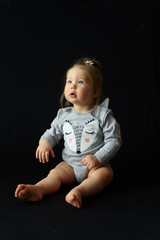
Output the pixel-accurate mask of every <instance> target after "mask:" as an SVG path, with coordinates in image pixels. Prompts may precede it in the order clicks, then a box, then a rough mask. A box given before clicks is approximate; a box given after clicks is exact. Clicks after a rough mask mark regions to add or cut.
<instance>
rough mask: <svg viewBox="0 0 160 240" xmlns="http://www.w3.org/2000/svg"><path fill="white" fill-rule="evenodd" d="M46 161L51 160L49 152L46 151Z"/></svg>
mask: <svg viewBox="0 0 160 240" xmlns="http://www.w3.org/2000/svg"><path fill="white" fill-rule="evenodd" d="M45 158H46V162H49V152H46V153H45Z"/></svg>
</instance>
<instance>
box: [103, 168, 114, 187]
mask: <svg viewBox="0 0 160 240" xmlns="http://www.w3.org/2000/svg"><path fill="white" fill-rule="evenodd" d="M113 176H114V174H113V170H112V168H111V167H110V166H109V167H102V169H101V174H100V177H101V181H102V182H104V183H107V184H108V183H109V182H111V181H112V179H113Z"/></svg>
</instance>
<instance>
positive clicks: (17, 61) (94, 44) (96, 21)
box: [0, 0, 160, 239]
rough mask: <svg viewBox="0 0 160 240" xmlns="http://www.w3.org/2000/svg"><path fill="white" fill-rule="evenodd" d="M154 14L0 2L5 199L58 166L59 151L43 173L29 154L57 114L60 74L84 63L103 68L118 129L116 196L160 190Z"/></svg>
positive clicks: (118, 6) (159, 21)
mask: <svg viewBox="0 0 160 240" xmlns="http://www.w3.org/2000/svg"><path fill="white" fill-rule="evenodd" d="M159 11H160V9H159V8H158V6H157V5H156V4H154V2H152V3H151V2H149V3H146V2H145V3H144V2H142V1H138V2H137V3H136V2H135V1H114V0H112V1H97V0H93V1H90V0H86V1H85V0H77V1H58V2H57V1H49V0H46V1H38V0H24V1H18V0H6V1H4V0H1V2H0V69H1V70H0V152H1V158H0V165H1V168H0V173H1V176H2V178H3V179H5V181H4V182H5V183H6V181H7V185H9V186H10V183H11V182H12V185H11V186H10V188H9V190H8V192H7V194H8V195H7V196H9V194H13V193H12V191H13V190H14V188H15V187H16V184H18V183H19V181H22V182H23V181H25V180H26V181H30V182H34V181H37V180H38V179H40V178H42V177H44V176H45V174H47V173H48V170H49V169H51V168H53V166H54V164H56V163H57V162H59V161H61V147H62V145H63V143H61V144H60V146H57V147H56V149H55V155H56V160H55V162H53V160H51V161H50V163H48V164H46V165H41V164H39V163H38V161H37V160H35V156H34V154H35V150H36V147H37V145H38V141H39V138H40V136H41V135H42V133H43V132H44V131H45V130H46V128H48V127H49V126H50V123H51V122H52V120H53V118H54V117H55V115H56V113H57V110H58V109H59V97H60V95H61V92H62V82H63V76H64V73H65V71H66V70H67V68H68V66H69V65H70V64H71V63H72V62H73V60H75V59H77V58H80V57H85V56H93V57H95V58H96V59H97V60H99V61H100V63H101V64H102V67H103V75H104V85H103V92H104V95H105V96H106V97H109V98H110V108H111V109H112V110H113V113H114V116H115V118H116V119H117V121H118V122H119V124H120V126H121V132H122V140H123V144H122V148H121V150H120V151H119V153H118V154H117V156H116V157H115V158H114V159H113V160H112V161H111V165H112V166H113V169H114V172H115V186H116V187H115V189H116V190H118V183H119V181H121V183H122V185H123V184H124V185H125V186H126V187H128V188H130V186H131V185H132V187H133V186H135V188H136V187H137V186H139V185H141V184H142V185H143V183H146V182H147V183H153V185H156V184H158V183H159V151H160V150H159V149H160V140H159V137H160V127H159V122H160V114H159V96H160V93H159V92H160V83H159V78H160V48H159V42H160V17H159ZM6 179H7V180H6ZM135 182H136V184H135ZM5 183H4V184H2V189H5ZM14 184H15V186H13V185H14ZM116 184H117V185H116ZM146 189H147V187H146ZM119 191H120V190H119ZM12 201H14V200H13V199H12ZM16 204H18V202H16ZM48 204H51V203H50V202H49V203H48ZM10 208H11V207H10ZM153 217H154V216H153ZM6 221H7V220H6ZM6 226H7V224H6ZM55 228H56V227H55ZM56 231H58V230H55V232H56ZM2 236H3V237H4V236H5V235H3V234H2ZM128 236H130V234H129V235H128ZM136 236H137V235H136ZM151 236H152V235H151ZM16 237H17V236H16ZM3 239H7V237H6V238H5V237H4V238H3ZM9 239H12V238H9ZM13 239H16V238H14V237H13ZM109 239H112V238H109ZM123 239H124V236H123ZM126 239H128V238H126ZM130 239H131V238H130ZM134 239H135V238H134ZM145 239H152V238H145ZM154 239H156V238H155V237H154Z"/></svg>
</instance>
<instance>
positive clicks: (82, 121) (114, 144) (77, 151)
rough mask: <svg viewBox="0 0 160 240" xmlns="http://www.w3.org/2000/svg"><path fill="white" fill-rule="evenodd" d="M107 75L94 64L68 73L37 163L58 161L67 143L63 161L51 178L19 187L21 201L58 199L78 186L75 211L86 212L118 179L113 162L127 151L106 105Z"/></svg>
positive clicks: (87, 61)
mask: <svg viewBox="0 0 160 240" xmlns="http://www.w3.org/2000/svg"><path fill="white" fill-rule="evenodd" d="M101 90H102V72H101V66H100V64H99V62H98V61H97V60H95V59H92V58H82V59H79V60H77V61H76V62H75V63H74V64H73V65H72V66H71V67H70V68H69V70H68V71H67V72H66V83H65V87H64V92H63V94H62V96H61V103H62V104H63V103H64V102H65V107H64V108H61V109H60V110H59V111H58V113H57V116H56V118H55V119H54V120H53V122H52V124H51V128H50V129H48V130H46V132H45V133H44V134H43V135H42V137H41V139H40V142H39V146H38V148H37V150H36V158H39V161H40V162H42V163H45V162H48V161H49V154H50V155H51V156H52V157H53V158H54V157H55V155H54V152H53V150H52V148H53V147H54V146H55V145H56V144H57V143H58V142H59V141H60V139H61V138H62V137H63V138H64V149H63V151H62V159H63V161H62V162H60V163H59V164H58V165H57V166H56V167H55V168H54V169H52V170H51V171H50V173H49V174H48V176H47V177H46V178H44V179H43V180H41V181H40V182H38V183H37V184H35V185H25V184H19V185H18V187H17V189H16V191H15V197H18V198H20V199H25V200H28V201H40V200H42V198H43V197H44V196H45V195H48V194H53V193H56V192H57V191H58V190H59V189H60V187H61V185H62V184H74V183H77V185H76V187H75V188H73V189H72V190H71V191H70V192H69V193H68V194H67V196H66V201H67V202H68V203H70V204H72V205H73V206H75V207H77V208H80V207H82V199H83V198H86V197H91V196H93V195H95V194H97V193H99V192H100V191H102V189H104V187H105V186H107V185H108V184H109V183H110V181H111V180H112V178H113V171H112V168H111V167H110V165H109V160H110V159H111V158H112V157H113V156H114V155H115V154H116V153H117V151H118V150H119V148H120V145H121V136H120V127H119V125H118V123H117V122H116V120H115V118H114V117H113V115H112V111H111V110H110V109H109V108H108V103H109V100H108V99H106V100H105V101H104V102H103V103H101V104H100V101H101V97H102V92H101Z"/></svg>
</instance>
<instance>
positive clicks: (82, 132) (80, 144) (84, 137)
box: [63, 118, 99, 154]
mask: <svg viewBox="0 0 160 240" xmlns="http://www.w3.org/2000/svg"><path fill="white" fill-rule="evenodd" d="M98 129H99V124H98V120H95V119H94V118H92V119H90V120H89V121H88V122H86V123H85V125H78V126H74V125H73V123H72V122H71V121H68V120H66V122H65V123H64V125H63V134H64V140H65V141H66V142H67V144H68V146H69V148H70V149H71V150H72V151H73V152H76V153H78V154H80V153H81V152H84V151H85V150H86V149H88V148H89V147H90V146H91V145H92V143H93V141H94V139H95V137H96V134H97V132H98Z"/></svg>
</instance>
